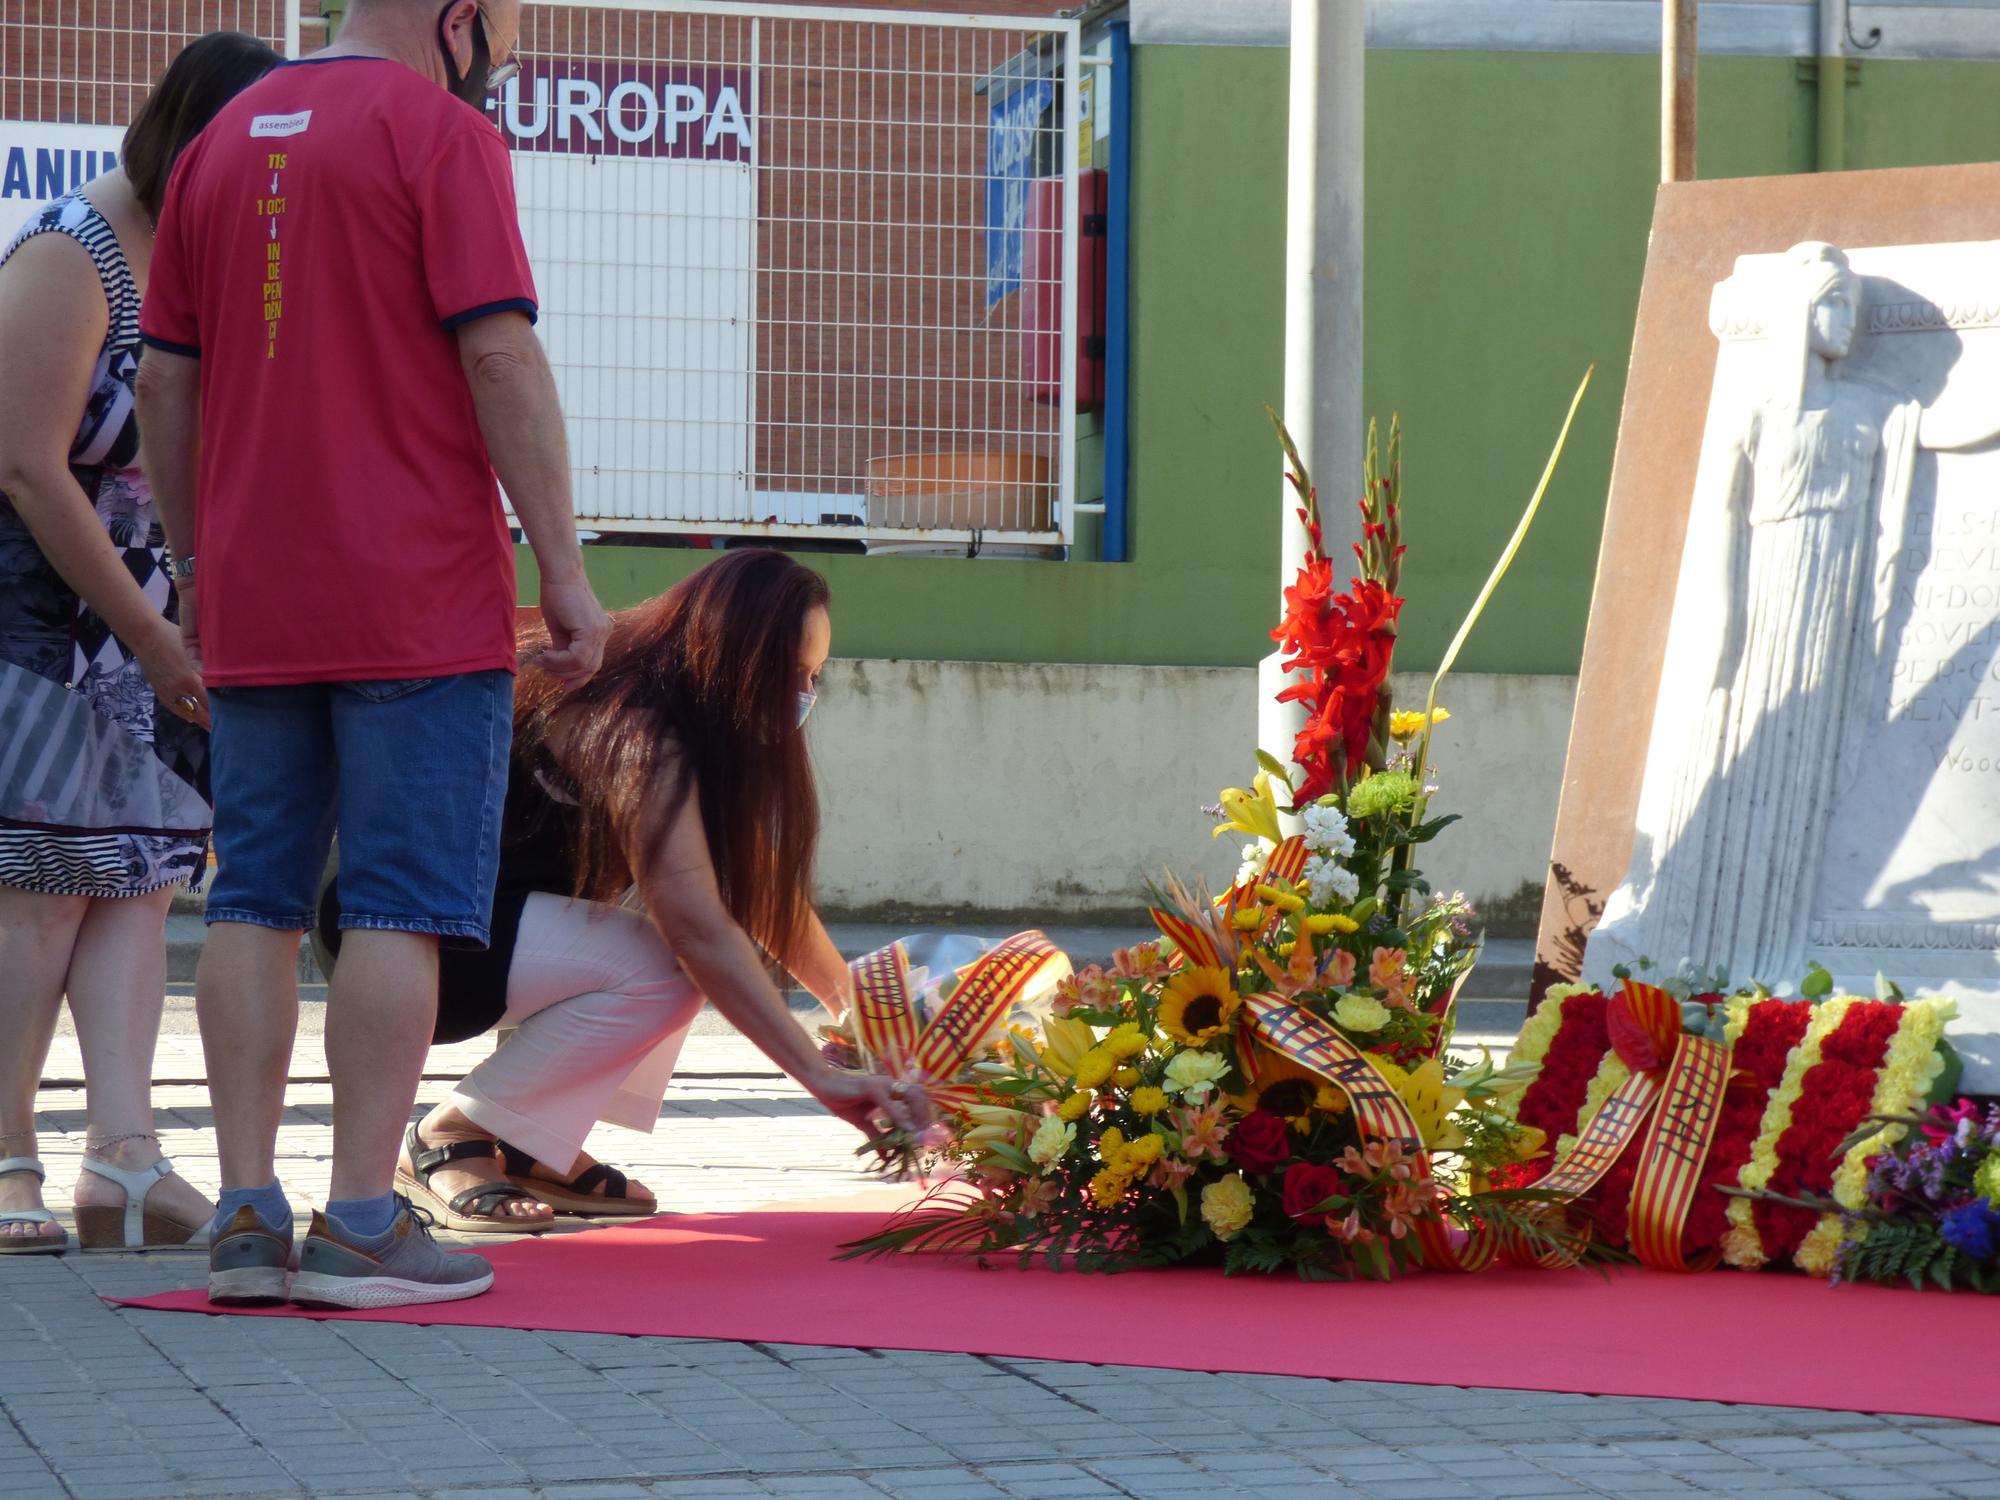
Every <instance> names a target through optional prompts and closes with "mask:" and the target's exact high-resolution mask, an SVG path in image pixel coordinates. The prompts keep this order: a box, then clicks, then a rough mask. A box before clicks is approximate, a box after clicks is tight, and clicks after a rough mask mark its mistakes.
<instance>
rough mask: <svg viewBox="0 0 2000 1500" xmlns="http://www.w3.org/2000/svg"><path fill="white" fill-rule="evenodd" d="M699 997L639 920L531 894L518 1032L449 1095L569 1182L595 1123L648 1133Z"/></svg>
mask: <svg viewBox="0 0 2000 1500" xmlns="http://www.w3.org/2000/svg"><path fill="white" fill-rule="evenodd" d="M701 1005H702V995H701V992H700V991H699V990H697V989H696V988H695V987H694V984H693V982H692V981H690V980H689V979H688V977H687V976H686V975H685V974H683V973H682V972H681V968H680V965H679V963H677V962H676V961H675V959H674V955H673V953H672V951H671V950H669V949H668V947H667V945H666V943H665V942H664V941H663V940H662V939H661V937H660V934H659V932H658V931H657V930H656V929H655V928H654V926H653V924H652V923H651V922H649V921H648V920H647V919H646V918H645V917H643V916H641V915H640V914H639V913H637V912H634V911H629V910H626V909H625V908H623V907H617V906H605V905H602V904H600V903H598V902H594V901H571V900H569V899H567V898H566V897H562V896H551V895H545V894H542V893H539V892H538V893H536V894H535V895H532V896H530V897H529V898H528V902H527V905H526V907H525V908H524V909H523V910H522V912H521V931H520V937H519V939H518V941H517V942H516V943H515V945H514V960H513V964H512V967H510V968H509V969H508V971H507V1013H506V1014H505V1015H504V1016H502V1017H501V1020H500V1024H501V1025H502V1026H514V1027H518V1028H519V1029H518V1030H516V1031H515V1032H514V1034H513V1035H512V1036H511V1037H509V1038H508V1039H507V1041H506V1043H505V1044H504V1045H502V1046H501V1047H500V1048H499V1050H498V1051H496V1052H495V1053H494V1054H493V1055H492V1056H491V1057H490V1058H488V1059H487V1060H486V1061H485V1062H483V1063H481V1064H480V1065H479V1066H478V1067H476V1068H474V1069H473V1070H472V1071H471V1072H470V1073H468V1074H466V1076H465V1078H464V1080H463V1081H462V1082H461V1083H460V1084H459V1086H458V1087H457V1089H455V1090H454V1091H453V1093H452V1096H451V1102H452V1103H453V1104H455V1105H456V1106H457V1107H458V1108H459V1109H460V1110H461V1111H462V1112H463V1113H464V1114H465V1116H466V1118H468V1119H469V1120H471V1121H472V1122H473V1123H474V1124H476V1125H478V1126H479V1128H480V1129H482V1130H487V1131H491V1132H492V1133H493V1134H494V1135H496V1136H498V1137H499V1138H500V1139H501V1140H503V1141H506V1142H507V1143H508V1144H509V1145H513V1146H518V1147H520V1148H521V1149H522V1150H523V1151H527V1152H530V1153H532V1154H533V1155H534V1157H535V1159H536V1160H537V1161H540V1162H542V1163H543V1164H544V1165H547V1166H550V1167H553V1168H555V1169H556V1170H557V1171H559V1172H562V1173H564V1174H565V1175H573V1174H574V1172H575V1171H576V1164H577V1158H578V1157H579V1156H580V1155H581V1154H582V1152H583V1143H584V1139H585V1137H587V1136H588V1135H589V1134H590V1130H591V1127H592V1126H593V1125H595V1124H596V1123H597V1122H598V1121H600V1120H602V1121H605V1122H606V1123H608V1124H612V1125H623V1126H625V1127H626V1128H628V1129H631V1130H638V1131H644V1132H646V1133H647V1134H651V1132H652V1129H653V1124H654V1122H655V1121H656V1120H658V1119H659V1117H660V1101H661V1099H662V1098H663V1097H664V1096H665V1094H666V1091H667V1083H668V1081H669V1080H670V1079H671V1078H672V1077H673V1072H674V1064H675V1062H676V1061H678V1059H679V1057H680V1051H681V1043H682V1042H683V1041H685V1040H686V1039H687V1033H688V1028H689V1027H690V1026H691V1025H693V1024H694V1018H695V1014H696V1013H697V1012H698V1011H699V1010H700V1009H701Z"/></svg>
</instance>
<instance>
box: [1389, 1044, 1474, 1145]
mask: <svg viewBox="0 0 2000 1500" xmlns="http://www.w3.org/2000/svg"><path fill="white" fill-rule="evenodd" d="M1396 1092H1397V1093H1398V1094H1400V1095H1402V1097H1403V1103H1404V1104H1405V1105H1406V1106H1407V1107H1408V1108H1409V1111H1410V1118H1411V1119H1413V1120H1415V1121H1416V1124H1417V1129H1418V1130H1419V1131H1421V1132H1422V1133H1423V1137H1424V1145H1425V1146H1427V1147H1428V1148H1430V1149H1431V1150H1433V1151H1450V1150H1455V1149H1457V1148H1460V1147H1462V1146H1464V1145H1465V1135H1464V1132H1462V1131H1461V1130H1460V1129H1459V1128H1458V1126H1456V1125H1455V1124H1453V1123H1452V1121H1451V1113H1452V1111H1453V1110H1455V1109H1457V1108H1458V1106H1459V1105H1460V1104H1462V1103H1464V1102H1465V1090H1464V1089H1458V1088H1453V1087H1451V1086H1450V1085H1449V1084H1447V1083H1446V1082H1445V1081H1444V1064H1443V1063H1441V1062H1439V1061H1438V1060H1437V1059H1436V1058H1435V1057H1433V1058H1430V1059H1429V1060H1427V1061H1426V1062H1425V1063H1424V1065H1423V1066H1422V1067H1420V1068H1418V1069H1416V1071H1414V1072H1412V1073H1409V1074H1407V1075H1406V1076H1404V1077H1403V1078H1402V1079H1400V1080H1398V1081H1397V1084H1396Z"/></svg>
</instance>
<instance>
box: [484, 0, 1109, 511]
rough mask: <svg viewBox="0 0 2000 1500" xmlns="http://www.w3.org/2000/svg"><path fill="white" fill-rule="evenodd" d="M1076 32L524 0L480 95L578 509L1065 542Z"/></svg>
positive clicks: (628, 2)
mask: <svg viewBox="0 0 2000 1500" xmlns="http://www.w3.org/2000/svg"><path fill="white" fill-rule="evenodd" d="M1077 51H1078V31H1077V27H1076V24H1075V23H1073V22H1069V21H1049V22H1023V21H1022V20H1020V19H1019V18H1005V19H1002V18H982V17H964V16H954V17H935V16H928V15H922V14H915V13H909V12H897V11H860V10H844V9H830V8H825V7H806V6H779V5H754V4H741V3H737V4H730V3H694V0H600V3H596V4H572V3H560V4H531V5H529V6H528V7H527V9H526V11H525V12H524V18H523V32H522V39H521V53H522V60H523V70H522V74H521V76H520V77H519V78H518V79H517V80H515V82H514V83H512V84H510V85H509V86H508V88H507V90H506V91H505V93H504V94H503V95H502V96H501V97H500V98H498V99H496V100H495V101H494V104H493V107H492V113H493V116H494V118H495V120H496V123H498V124H499V125H500V128H501V131H502V135H503V136H504V137H505V138H506V139H507V140H508V142H509V144H510V145H511V146H512V147H513V149H514V151H515V176H516V183H517V187H518V190H519V194H520V199H521V210H522V226H523V232H524V234H525V237H526V239H527V243H528V249H529V253H530V256H531V257H532V258H533V260H534V264H535V272H536V276H537V279H538V282H539V290H540V292H541V295H542V302H543V320H542V335H543V338H544V340H545V342H546V343H547V345H548V349H549V354H550V358H551V360H552V361H553V362H554V364H555V366H556V370H557V378H558V382H559V385H560V388H561V392H562V399H563V408H564V411H565V413H566V415H567V417H568V420H569V430H570V440H571V445H572V459H573V462H574V464H575V469H576V497H577V511H578V515H579V519H580V520H581V522H582V524H585V525H589V526H595V527H598V528H601V529H604V530H610V531H619V530H626V531H649V530H650V531H677V532H701V533H715V534H725V533H726V534H756V533H776V534H794V535H801V534H811V535H821V536H839V537H851V538H857V539H870V540H875V541H884V540H897V539H900V540H910V539H919V538H920V539H923V540H928V541H970V540H975V539H977V540H982V541H985V542H989V543H1004V542H1042V543H1052V542H1060V541H1064V540H1066V539H1067V538H1068V536H1069V534H1070V527H1071V506H1070V504H1069V501H1070V497H1071V495H1072V493H1073V483H1074V476H1073V464H1074V459H1073V447H1074V444H1073V431H1074V428H1073V416H1072V411H1073V407H1074V402H1073V400H1072V399H1071V397H1072V394H1073V392H1074V389H1075V384H1074V382H1075V348H1074V343H1075V340H1074V335H1073V331H1072V330H1073V329H1074V326H1075V310H1074V299H1075V284H1076V277H1075V258H1076V254H1075V247H1076V232H1077V209H1076V195H1077V186H1076V167H1075V152H1074V150H1073V149H1070V146H1069V127H1068V125H1067V120H1068V115H1069V110H1070V108H1071V101H1070V99H1069V97H1068V91H1067V90H1065V89H1064V87H1063V80H1064V79H1066V78H1073V77H1075V76H1076V69H1077V67H1078V56H1077ZM996 120H997V124H996ZM996 166H997V167H998V168H999V169H1000V170H999V172H998V173H997V174H996V172H995V171H994V170H993V169H994V168H995V167H996ZM1037 170H1040V171H1042V172H1044V173H1045V174H1047V175H1046V177H1045V179H1044V185H1042V186H1040V187H1031V186H1030V177H1031V176H1032V175H1033V174H1034V173H1035V172H1036V171H1037ZM995 210H998V211H999V213H1000V216H1001V222H999V223H994V222H992V220H993V216H994V211H995ZM1036 211H1038V214H1037V212H1036ZM1031 221H1032V222H1031ZM1031 330H1039V332H1034V331H1031Z"/></svg>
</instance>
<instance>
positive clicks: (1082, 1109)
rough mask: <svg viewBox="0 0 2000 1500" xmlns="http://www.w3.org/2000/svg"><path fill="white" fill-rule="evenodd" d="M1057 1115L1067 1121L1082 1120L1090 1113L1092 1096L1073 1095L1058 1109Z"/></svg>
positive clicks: (1079, 1093)
mask: <svg viewBox="0 0 2000 1500" xmlns="http://www.w3.org/2000/svg"><path fill="white" fill-rule="evenodd" d="M1056 1113H1057V1114H1058V1115H1060V1116H1062V1118H1063V1119H1065V1120H1070V1121H1076V1120H1081V1119H1082V1118H1083V1117H1084V1116H1085V1115H1087V1114H1089V1113H1090V1095H1088V1094H1085V1093H1081V1092H1078V1093H1074V1094H1071V1095H1070V1096H1069V1097H1068V1098H1067V1099H1065V1100H1063V1102H1062V1103H1061V1104H1060V1105H1058V1106H1057V1107H1056Z"/></svg>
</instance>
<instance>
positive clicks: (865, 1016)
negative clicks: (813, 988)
mask: <svg viewBox="0 0 2000 1500" xmlns="http://www.w3.org/2000/svg"><path fill="white" fill-rule="evenodd" d="M848 972H849V973H850V974H851V975H852V976H853V978H854V1039H855V1042H856V1043H857V1044H858V1045H859V1047H860V1049H861V1053H862V1056H863V1058H864V1059H865V1061H866V1062H867V1064H868V1066H869V1067H871V1068H873V1069H875V1070H876V1071H878V1072H883V1073H890V1074H894V1075H896V1076H899V1077H900V1076H903V1075H906V1074H914V1075H915V1076H916V1079H917V1081H919V1082H921V1083H922V1085H923V1087H924V1090H925V1092H926V1093H927V1094H929V1095H930V1098H931V1101H932V1102H933V1103H934V1104H937V1105H938V1106H940V1107H941V1108H945V1109H961V1108H963V1107H964V1106H966V1105H968V1104H971V1103H973V1102H974V1100H975V1097H976V1091H975V1090H974V1089H972V1088H971V1087H970V1086H968V1085H966V1084H963V1083H961V1082H959V1081H958V1080H959V1075H960V1074H961V1073H963V1072H964V1071H965V1068H966V1065H967V1064H968V1063H970V1062H971V1061H972V1059H973V1058H974V1057H975V1056H976V1055H977V1054H978V1052H979V1051H980V1049H981V1048H983V1047H985V1046H986V1045H987V1043H988V1042H989V1041H991V1040H992V1038H993V1035H994V1033H995V1032H997V1031H998V1030H999V1029H1000V1028H1001V1026H1003V1025H1004V1024H1005V1023H1006V1020H1007V1017H1008V1015H1009V1014H1010V1013H1011V1012H1012V1011H1013V1009H1014V1007H1015V1006H1016V1005H1017V1004H1020V1003H1021V1002H1023V1001H1024V1000H1027V999H1029V998H1030V997H1032V996H1033V995H1035V994H1037V993H1040V992H1042V991H1044V990H1046V989H1048V988H1049V987H1050V986H1052V985H1054V984H1055V982H1056V981H1058V980H1060V979H1062V978H1064V977H1065V976H1067V975H1068V974H1069V972H1070V963H1069V958H1068V957H1067V956H1066V955H1065V954H1064V953H1063V951H1062V950H1061V949H1060V948H1058V947H1056V945H1055V944H1054V943H1052V942H1050V941H1049V940H1048V938H1047V937H1046V936H1044V935H1043V934H1042V933H1040V932H1034V931H1029V932H1017V933H1015V934H1014V935H1013V936H1012V937H1010V938H1008V939H1007V940H1006V941H1005V942H1002V943H1000V944H999V945H998V946H996V947H994V948H991V949H989V950H988V951H987V952H985V953H983V954H981V955H980V956H979V957H978V958H976V959H974V960H973V961H972V962H971V963H969V964H967V965H966V966H965V967H964V968H962V969H960V970H959V971H958V974H957V977H956V983H955V984H953V985H952V986H951V989H950V993H949V995H947V996H946V997H945V999H944V1001H943V1003H942V1004H941V1005H939V1007H938V1009H937V1010H936V1012H935V1013H934V1014H932V1015H930V1016H928V1017H926V1016H925V1015H924V1014H923V1011H922V1006H921V1003H920V1002H921V996H920V995H919V994H918V992H917V987H916V985H915V984H914V983H913V975H912V972H911V969H910V955H909V952H908V950H907V949H905V948H904V946H903V945H902V944H901V943H899V942H898V943H891V944H890V945H889V946H888V947H886V948H878V949H877V950H876V951H875V952H873V953H869V954H865V955H864V956H862V957H860V958H857V959H855V960H854V961H853V962H852V963H850V964H849V965H848Z"/></svg>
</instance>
